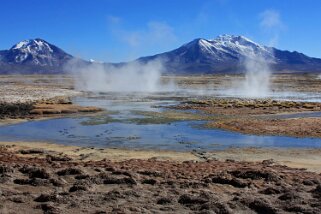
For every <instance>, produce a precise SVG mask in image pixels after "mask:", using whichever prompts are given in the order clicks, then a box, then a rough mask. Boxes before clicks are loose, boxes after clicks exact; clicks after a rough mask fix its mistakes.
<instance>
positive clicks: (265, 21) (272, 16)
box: [260, 10, 283, 28]
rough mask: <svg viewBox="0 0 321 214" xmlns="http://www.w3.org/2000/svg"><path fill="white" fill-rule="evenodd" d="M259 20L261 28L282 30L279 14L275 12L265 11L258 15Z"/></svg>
mask: <svg viewBox="0 0 321 214" xmlns="http://www.w3.org/2000/svg"><path fill="white" fill-rule="evenodd" d="M260 18H261V22H260V25H261V27H263V28H283V23H282V21H281V18H280V13H279V12H278V11H276V10H265V11H263V12H262V13H261V14H260Z"/></svg>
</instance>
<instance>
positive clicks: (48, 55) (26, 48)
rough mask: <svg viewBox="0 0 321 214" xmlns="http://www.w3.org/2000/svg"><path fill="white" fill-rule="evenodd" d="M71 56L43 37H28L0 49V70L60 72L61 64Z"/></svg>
mask: <svg viewBox="0 0 321 214" xmlns="http://www.w3.org/2000/svg"><path fill="white" fill-rule="evenodd" d="M72 58H73V57H72V56H71V55H70V54H67V53H66V52H64V51H63V50H61V49H60V48H58V47H56V46H54V45H52V44H50V43H48V42H46V41H45V40H43V39H28V40H23V41H21V42H19V43H17V44H15V45H14V46H12V47H11V48H10V49H9V50H4V51H0V63H1V64H0V65H1V66H0V71H2V73H3V72H19V73H20V72H22V73H30V72H31V73H61V70H62V68H63V65H64V64H65V63H66V62H67V61H69V60H70V59H72Z"/></svg>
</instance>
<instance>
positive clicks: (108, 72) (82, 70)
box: [66, 59, 174, 92]
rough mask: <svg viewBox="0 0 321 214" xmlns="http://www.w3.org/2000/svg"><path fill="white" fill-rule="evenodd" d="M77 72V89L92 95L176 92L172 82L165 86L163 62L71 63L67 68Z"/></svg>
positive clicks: (73, 61)
mask: <svg viewBox="0 0 321 214" xmlns="http://www.w3.org/2000/svg"><path fill="white" fill-rule="evenodd" d="M66 69H67V70H68V71H71V72H72V73H75V74H77V75H75V87H76V89H77V90H82V91H92V92H158V91H168V90H173V87H174V85H173V84H172V83H166V84H165V83H162V81H161V74H162V72H163V71H164V66H163V63H162V60H159V59H157V60H154V61H151V62H148V63H139V62H132V63H129V64H125V65H118V66H114V65H106V64H103V63H91V64H84V63H79V62H78V61H75V60H72V61H70V62H69V63H68V65H67V66H66Z"/></svg>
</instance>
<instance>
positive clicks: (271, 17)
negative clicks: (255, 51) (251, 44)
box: [259, 9, 285, 46]
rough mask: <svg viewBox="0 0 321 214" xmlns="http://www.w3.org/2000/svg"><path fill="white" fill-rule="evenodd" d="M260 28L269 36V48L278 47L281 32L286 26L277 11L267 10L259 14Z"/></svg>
mask: <svg viewBox="0 0 321 214" xmlns="http://www.w3.org/2000/svg"><path fill="white" fill-rule="evenodd" d="M259 18H260V27H261V29H262V30H263V32H264V33H265V34H266V35H268V36H269V38H270V39H269V46H276V45H277V43H278V41H279V36H280V33H281V31H283V30H284V29H285V25H284V23H283V22H282V20H281V15H280V13H279V12H278V11H276V10H272V9H270V10H265V11H263V12H262V13H260V14H259Z"/></svg>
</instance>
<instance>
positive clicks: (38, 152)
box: [19, 149, 46, 155]
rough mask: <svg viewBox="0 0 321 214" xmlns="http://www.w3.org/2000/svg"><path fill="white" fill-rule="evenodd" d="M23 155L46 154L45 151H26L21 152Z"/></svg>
mask: <svg viewBox="0 0 321 214" xmlns="http://www.w3.org/2000/svg"><path fill="white" fill-rule="evenodd" d="M19 152H20V153H21V154H24V155H27V154H44V153H46V151H45V150H43V149H26V150H20V151H19Z"/></svg>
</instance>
